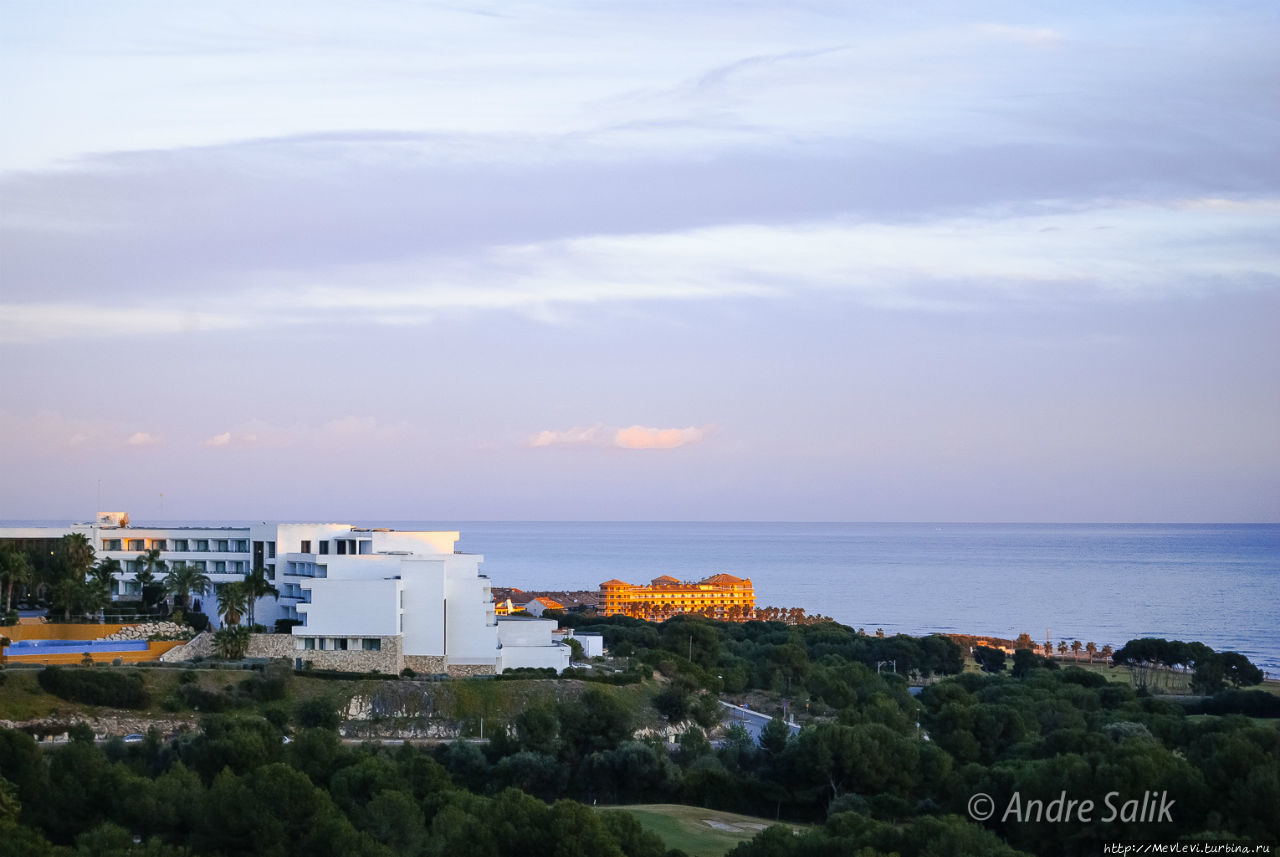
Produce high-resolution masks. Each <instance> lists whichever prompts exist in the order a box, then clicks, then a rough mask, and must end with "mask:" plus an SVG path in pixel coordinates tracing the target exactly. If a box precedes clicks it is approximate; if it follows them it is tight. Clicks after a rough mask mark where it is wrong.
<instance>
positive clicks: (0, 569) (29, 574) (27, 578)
mask: <svg viewBox="0 0 1280 857" xmlns="http://www.w3.org/2000/svg"><path fill="white" fill-rule="evenodd" d="M0 575H3V577H4V581H5V598H4V609H5V610H6V611H9V610H12V609H13V589H14V587H15V586H16V587H21V588H20V589H19V592H21V591H22V589H25V588H26V587H27V585H28V584H30V583H31V582H32V581H33V580H35V567H34V566H32V565H31V558H30V557H29V556H27V553H26V551H20V550H15V549H12V548H7V549H6V550H4V552H3V553H0Z"/></svg>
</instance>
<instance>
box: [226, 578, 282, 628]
mask: <svg viewBox="0 0 1280 857" xmlns="http://www.w3.org/2000/svg"><path fill="white" fill-rule="evenodd" d="M244 588H245V593H246V594H247V596H248V598H249V624H250V625H253V624H255V612H256V610H255V608H256V606H257V603H258V599H259V598H266V597H267V596H268V595H270V596H273V597H274V598H275V599H276V600H277V601H279V600H280V590H279V589H276V588H275V586H274V585H273V584H272V583H271V581H270V580H268V579H267V570H266V569H265V568H255V569H254V570H253V571H251V572H249V573H248V574H246V575H245V577H244ZM232 624H234V623H232Z"/></svg>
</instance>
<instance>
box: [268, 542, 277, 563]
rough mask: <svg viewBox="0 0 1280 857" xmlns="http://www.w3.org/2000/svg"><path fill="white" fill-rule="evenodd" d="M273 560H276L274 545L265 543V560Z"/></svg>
mask: <svg viewBox="0 0 1280 857" xmlns="http://www.w3.org/2000/svg"><path fill="white" fill-rule="evenodd" d="M275 558H276V543H275V542H267V559H275Z"/></svg>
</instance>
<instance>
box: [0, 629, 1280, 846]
mask: <svg viewBox="0 0 1280 857" xmlns="http://www.w3.org/2000/svg"><path fill="white" fill-rule="evenodd" d="M578 624H579V626H580V629H582V630H586V629H587V628H588V627H590V629H592V630H597V631H600V632H602V633H604V634H605V635H606V638H607V641H608V644H609V645H610V647H611V648H612V650H613V652H614V653H615V655H616V656H618V660H615V661H614V662H613V664H614V666H615V667H616V668H617V669H619V670H620V671H619V672H617V673H613V672H611V671H610V670H609V669H608V668H606V665H604V664H596V665H595V669H593V670H590V671H584V673H593V674H594V675H593V678H595V679H597V681H595V682H588V683H587V684H586V685H585V689H581V691H580V692H575V693H572V694H564V693H561V694H542V695H538V694H529V693H523V694H521V696H522V697H523V698H525V700H526V704H524V705H523V706H520V708H519V710H518V711H515V713H513V714H512V715H511V716H510V717H506V718H504V719H502V720H500V721H498V722H493V721H491V722H490V723H489V724H487V725H486V737H487V738H488V739H489V740H486V741H484V742H480V741H467V740H459V741H454V742H451V743H442V744H439V745H437V746H409V745H381V744H364V745H356V744H352V743H344V742H343V741H342V740H341V739H340V737H339V735H338V734H337V732H336V731H335V730H336V728H337V727H338V725H339V722H340V718H339V716H338V712H339V708H338V707H335V706H334V705H333V704H332V701H325V700H323V699H321V698H316V697H313V698H309V699H301V698H299V697H298V696H297V694H296V687H294V686H295V685H297V684H298V682H299V681H300V679H297V678H290V677H287V676H285V677H281V676H279V675H278V674H277V675H275V676H274V677H272V678H270V679H268V678H267V677H266V676H264V677H262V678H258V679H252V680H251V681H252V682H257V683H258V685H263V686H257V685H255V686H253V687H248V688H245V689H239V688H237V689H235V692H234V693H233V694H231V695H230V696H229V697H228V699H229V701H230V702H234V703H235V705H231V706H230V707H228V708H227V709H226V710H225V711H224V713H220V714H206V715H205V716H203V718H202V720H201V721H200V728H199V729H198V730H195V731H193V732H191V733H190V734H185V735H179V736H178V737H177V738H175V739H173V740H171V741H166V740H161V739H160V737H159V736H158V735H151V736H149V737H148V738H147V739H146V740H144V741H142V742H140V743H136V744H125V743H122V742H120V741H119V740H114V741H110V742H107V743H105V744H98V743H95V742H94V741H93V739H92V735H91V734H89V733H88V731H87V730H84V729H78V730H76V734H75V735H74V736H73V737H74V740H72V741H71V742H70V743H69V744H68V745H65V746H62V747H60V748H56V749H45V748H44V747H41V746H39V745H37V744H36V742H35V741H33V740H32V739H31V738H30V737H29V736H28V735H26V734H23V733H21V732H18V731H13V730H7V731H0V776H2V777H3V779H2V780H0V855H3V854H15V855H16V854H22V855H28V854H31V855H40V854H47V853H53V852H55V851H59V850H64V849H65V850H66V851H67V852H68V853H84V854H103V855H106V854H127V853H136V854H151V855H178V854H196V855H235V854H246V855H247V854H282V855H283V854H298V855H308V857H315V855H325V854H335V855H336V854H343V855H346V854H369V855H392V854H423V855H434V854H441V855H444V854H466V855H468V857H471V855H498V854H522V855H523V854H533V855H539V854H547V855H561V854H583V855H597V854H600V855H628V857H640V856H641V855H654V856H655V857H657V855H663V854H665V853H667V849H666V846H665V845H664V844H663V843H662V842H661V841H660V840H659V839H657V838H656V837H654V836H653V834H651V833H646V832H645V831H644V830H642V828H641V827H640V826H639V825H638V823H637V822H636V821H635V820H634V818H632V817H631V816H630V815H626V814H616V813H611V812H608V811H604V809H603V808H604V807H607V806H611V805H625V804H632V803H646V804H648V803H677V804H685V805H689V806H701V807H708V808H712V809H717V810H727V811H733V812H738V813H743V814H746V815H751V816H760V817H764V818H768V819H779V820H783V821H787V820H790V821H794V822H807V823H812V824H814V825H815V826H814V827H812V828H811V829H809V830H808V831H807V832H803V833H800V834H797V833H796V832H795V831H793V830H792V829H791V828H790V827H786V826H783V827H778V828H775V829H772V830H768V831H765V832H762V833H761V834H760V835H759V836H757V837H756V838H755V839H754V840H752V841H751V842H748V843H744V844H742V845H740V846H738V848H737V850H736V851H735V852H734V853H735V854H736V855H738V857H763V855H795V857H808V855H845V854H856V855H862V857H875V855H888V854H898V855H901V857H911V855H939V857H940V855H974V857H977V855H1001V854H1016V853H1029V854H1041V855H1085V854H1095V853H1100V851H1101V848H1102V846H1103V845H1104V844H1105V843H1108V842H1132V841H1144V842H1147V841H1166V840H1173V839H1177V838H1180V837H1184V838H1185V837H1189V838H1198V839H1223V840H1231V839H1236V840H1244V841H1248V842H1265V843H1274V842H1276V841H1277V839H1280V812H1277V808H1278V807H1280V729H1277V727H1276V723H1277V721H1276V720H1275V719H1269V718H1268V717H1267V716H1264V715H1269V716H1270V717H1274V715H1275V713H1276V706H1275V704H1274V702H1275V697H1274V696H1271V695H1270V694H1267V693H1264V692H1263V691H1248V690H1235V691H1225V692H1223V693H1222V694H1220V695H1218V696H1216V697H1212V698H1206V699H1205V700H1201V701H1199V702H1197V703H1196V706H1197V707H1195V708H1194V709H1193V710H1194V711H1195V712H1201V713H1191V710H1189V709H1188V707H1187V705H1185V704H1183V703H1182V702H1177V701H1172V700H1170V699H1169V698H1165V697H1161V696H1158V695H1152V694H1151V693H1149V691H1148V690H1147V689H1146V688H1135V687H1133V686H1131V685H1130V683H1129V682H1127V681H1126V682H1117V681H1109V680H1108V678H1107V676H1106V675H1102V674H1099V673H1098V672H1091V671H1086V670H1083V669H1077V668H1073V667H1068V668H1063V669H1058V668H1054V667H1053V665H1052V664H1051V663H1050V662H1047V661H1045V660H1044V659H1043V658H1038V656H1035V657H1033V658H1030V659H1029V658H1026V657H1022V656H1021V653H1019V657H1015V658H1014V661H1015V669H1014V670H1013V672H1012V673H1010V672H1007V671H1005V672H1000V673H998V674H989V673H983V672H978V671H969V672H964V671H963V670H964V669H965V667H966V664H969V669H970V670H975V667H973V666H972V663H971V662H969V661H968V660H967V657H966V655H967V653H965V652H962V651H961V650H960V649H959V647H958V646H956V645H955V644H954V643H953V642H951V641H950V640H948V639H946V638H943V637H928V638H923V639H912V638H906V637H890V638H880V637H875V636H869V635H864V634H859V633H857V632H855V631H853V630H852V629H849V628H844V627H842V626H839V625H835V624H824V625H814V626H787V625H782V624H780V623H759V622H753V623H746V624H723V623H716V622H711V621H707V620H701V619H694V620H691V619H678V620H670V621H668V622H665V623H663V624H661V625H653V624H648V623H643V622H639V621H637V620H626V619H611V620H606V621H599V620H583V621H580V622H578ZM1140 649H1142V647H1141V646H1135V647H1133V648H1132V649H1131V651H1138V650H1140ZM1037 658H1038V660H1037ZM623 659H630V665H629V666H627V665H626V663H625V662H624V660H623ZM886 662H889V663H892V664H893V669H896V671H897V672H896V674H894V673H893V672H891V671H890V672H886V670H887V669H888V668H887V667H886V666H885V663H886ZM1219 662H1221V660H1219ZM878 667H879V668H880V674H879V675H877V672H876V670H877V668H878ZM110 669H111V668H105V667H99V668H95V670H87V671H86V672H89V673H90V674H95V675H96V674H101V673H102V672H106V671H108V670H110ZM75 671H76V670H74V669H71V670H68V671H67V672H75ZM54 675H57V673H55V674H54ZM908 676H911V677H912V679H913V680H915V681H916V682H917V683H922V682H927V686H926V687H925V688H924V690H923V692H922V693H920V694H919V695H918V696H913V695H912V693H911V692H910V690H909V687H908ZM125 681H130V680H127V679H125ZM268 681H272V682H278V685H272V686H271V687H267V686H265V683H266V682H268ZM546 681H547V682H548V684H549V685H557V683H559V684H560V685H563V684H564V682H563V680H559V679H547V680H546ZM615 681H617V682H631V684H628V685H626V686H624V687H617V686H614V684H612V683H611V682H615ZM291 683H292V684H291ZM42 684H47V685H48V686H49V687H50V688H54V689H55V692H60V693H68V694H70V693H81V692H86V691H83V690H80V689H78V688H80V685H81V683H80V682H77V681H70V682H68V681H67V680H66V678H65V677H60V678H57V680H49V681H46V682H42ZM90 684H91V685H92V686H93V687H95V688H99V689H98V690H95V691H93V692H97V693H109V692H114V691H111V690H110V689H108V690H102V689H101V688H104V687H106V686H107V685H108V684H110V682H100V681H96V680H95V681H94V682H92V683H90ZM196 684H197V683H195V682H190V683H189V684H188V685H185V686H195V685H196ZM505 684H506V683H505V682H492V681H491V682H489V683H488V684H487V685H486V686H487V687H491V688H495V689H498V688H501V687H502V686H504V685H505ZM85 686H86V687H87V686H89V685H85ZM128 687H133V684H129V686H128ZM581 687H582V686H581V685H579V688H581ZM125 690H128V688H126V687H125V686H123V685H122V692H124V691H125ZM3 692H4V688H2V687H0V693H3ZM206 692H207V691H206ZM721 695H728V696H733V697H734V698H740V697H742V696H743V695H752V696H753V698H755V699H767V700H772V702H771V703H770V705H771V706H772V705H776V706H778V707H780V706H781V705H782V704H783V702H784V701H785V702H786V703H787V704H788V705H789V708H790V710H791V711H794V712H797V713H799V714H801V718H800V719H801V721H802V723H803V728H802V729H801V730H800V731H799V734H797V735H794V736H791V735H790V734H789V732H790V730H789V729H788V728H787V727H786V726H785V725H784V724H783V722H782V721H781V720H779V719H775V720H774V721H772V722H771V723H770V724H769V726H768V727H766V728H765V729H764V731H763V733H762V734H761V736H760V740H759V741H758V742H757V741H755V740H753V739H752V738H751V737H750V736H748V735H747V733H746V732H745V731H744V730H743V729H742V728H741V727H734V728H732V729H729V730H728V731H727V732H725V731H724V729H723V726H716V725H715V724H716V722H717V720H718V714H719V712H718V708H719V706H718V703H717V699H718V697H720V696H721ZM232 697H234V698H232ZM127 698H130V699H137V696H136V695H134V696H128V697H127ZM201 698H202V697H199V696H198V695H194V694H193V695H191V699H195V700H198V699H201ZM642 700H648V703H644V702H643V701H642ZM641 707H643V710H642V708H641ZM1239 711H1248V712H1250V713H1251V714H1253V715H1255V716H1254V717H1246V716H1243V715H1241V714H1238V713H1233V712H1239ZM658 717H662V718H665V719H667V720H668V721H670V722H671V723H672V724H678V725H679V729H680V730H681V733H682V734H681V735H680V737H679V739H678V741H677V742H676V743H675V744H674V745H668V744H667V743H666V742H664V741H662V740H661V739H660V738H650V739H646V740H637V738H636V729H637V727H638V726H641V725H644V724H651V723H652V722H653V721H654V719H655V718H658ZM707 727H714V728H713V729H711V730H708V729H707ZM711 738H714V739H715V740H714V743H713V742H712V740H710V739H711ZM286 739H287V740H286ZM1063 793H1066V794H1067V795H1068V796H1069V797H1071V798H1073V799H1077V800H1086V799H1089V800H1093V801H1095V802H1096V803H1097V808H1098V811H1097V812H1095V813H1093V816H1092V818H1091V819H1090V820H1088V821H1087V822H1086V821H1081V820H1080V819H1079V818H1074V819H1068V820H1065V821H1064V820H1061V819H1058V820H1054V819H1051V818H1047V817H1039V818H1035V817H1029V816H1026V815H1020V814H1018V813H1015V814H1013V815H1010V814H1009V813H1008V812H1006V808H1007V807H1009V806H1010V805H1011V801H1015V800H1016V801H1019V802H1020V803H1018V806H1020V807H1026V806H1033V805H1035V802H1040V804H1041V805H1048V804H1049V803H1050V802H1051V801H1053V800H1054V799H1055V798H1058V797H1059V796H1060V795H1061V794H1063ZM1149 793H1151V794H1163V795H1165V796H1166V799H1167V800H1172V801H1173V803H1172V805H1171V809H1170V810H1169V811H1168V812H1167V813H1165V814H1163V815H1161V816H1160V817H1147V816H1144V817H1135V816H1134V814H1133V813H1128V814H1120V815H1118V817H1116V818H1114V819H1111V820H1107V821H1103V820H1102V817H1103V816H1104V815H1105V807H1104V803H1103V802H1104V798H1105V797H1106V796H1107V795H1108V794H1114V795H1115V796H1116V797H1115V798H1114V802H1115V803H1116V805H1117V806H1120V805H1122V804H1123V802H1124V801H1126V800H1129V799H1136V798H1142V797H1144V796H1145V795H1148V794H1149ZM979 794H982V795H986V796H987V797H988V798H989V799H990V801H991V803H992V806H993V807H995V808H996V809H998V811H997V812H994V813H992V814H991V815H990V817H988V818H986V819H985V820H984V821H983V822H982V823H979V822H978V821H975V820H974V818H973V817H972V816H973V812H972V810H973V807H974V804H973V803H972V800H973V798H974V796H975V795H979Z"/></svg>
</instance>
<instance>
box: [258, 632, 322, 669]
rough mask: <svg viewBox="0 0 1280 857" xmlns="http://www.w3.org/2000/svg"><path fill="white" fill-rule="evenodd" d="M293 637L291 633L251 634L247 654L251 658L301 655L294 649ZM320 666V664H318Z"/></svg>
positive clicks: (289, 657)
mask: <svg viewBox="0 0 1280 857" xmlns="http://www.w3.org/2000/svg"><path fill="white" fill-rule="evenodd" d="M295 645H296V644H295V643H294V640H293V637H292V636H291V635H289V634H250V635H249V651H248V652H246V654H245V656H246V657H250V658H288V659H290V660H293V659H294V658H295V657H300V656H301V653H300V652H295V651H294V646H295ZM317 666H319V664H317Z"/></svg>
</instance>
